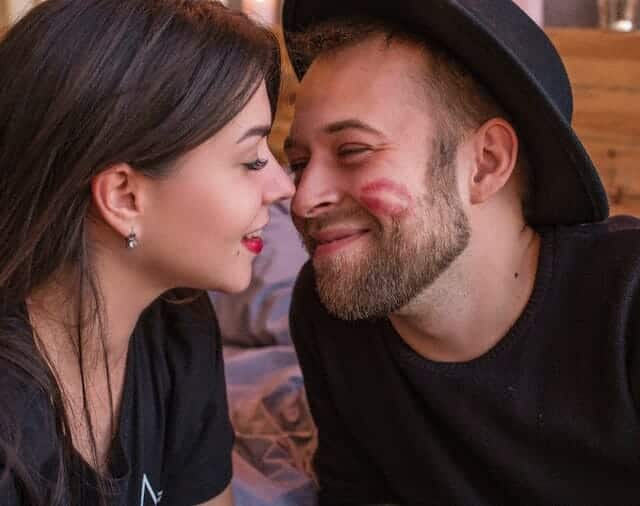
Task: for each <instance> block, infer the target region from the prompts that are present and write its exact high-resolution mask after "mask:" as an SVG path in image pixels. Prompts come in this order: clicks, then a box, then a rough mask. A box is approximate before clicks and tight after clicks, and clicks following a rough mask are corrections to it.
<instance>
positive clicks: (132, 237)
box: [127, 227, 139, 249]
mask: <svg viewBox="0 0 640 506" xmlns="http://www.w3.org/2000/svg"><path fill="white" fill-rule="evenodd" d="M138 242H139V241H138V236H137V235H136V233H135V232H134V231H133V227H131V232H130V233H129V235H128V236H127V248H128V249H133V248H135V247H136V246H137V245H138Z"/></svg>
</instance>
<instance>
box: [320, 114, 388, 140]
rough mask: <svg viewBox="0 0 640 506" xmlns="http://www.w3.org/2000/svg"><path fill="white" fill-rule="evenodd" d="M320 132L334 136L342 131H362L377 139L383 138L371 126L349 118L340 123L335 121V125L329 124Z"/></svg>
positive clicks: (380, 133)
mask: <svg viewBox="0 0 640 506" xmlns="http://www.w3.org/2000/svg"><path fill="white" fill-rule="evenodd" d="M322 130H323V132H325V133H327V134H336V133H338V132H342V131H344V130H363V131H364V132H368V133H370V134H374V135H377V136H378V137H383V136H384V134H383V133H382V132H381V131H380V130H376V129H375V128H373V127H372V126H371V125H367V124H366V123H364V122H362V121H360V120H359V119H355V118H350V119H345V120H342V121H336V122H335V123H330V124H329V125H327V126H325V127H324V128H323V129H322Z"/></svg>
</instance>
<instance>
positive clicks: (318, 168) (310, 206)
mask: <svg viewBox="0 0 640 506" xmlns="http://www.w3.org/2000/svg"><path fill="white" fill-rule="evenodd" d="M339 199H340V190H339V187H338V178H337V175H336V174H335V173H334V171H332V170H330V168H329V167H327V166H325V165H322V164H320V163H316V162H313V160H310V161H309V163H308V164H307V166H306V167H305V168H304V169H302V172H301V173H300V175H299V176H298V181H297V184H296V192H295V195H294V196H293V200H292V202H291V211H292V212H293V214H295V215H297V216H298V217H300V218H313V217H315V216H318V215H320V214H323V213H325V212H327V211H328V210H330V209H331V208H332V207H333V206H335V205H336V204H337V203H338V201H339Z"/></svg>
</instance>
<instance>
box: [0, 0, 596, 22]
mask: <svg viewBox="0 0 640 506" xmlns="http://www.w3.org/2000/svg"><path fill="white" fill-rule="evenodd" d="M37 2H38V0H0V21H1V22H2V24H4V25H6V24H8V23H10V22H11V21H12V20H15V19H16V18H17V17H19V16H20V14H21V13H23V12H25V10H27V9H29V8H30V7H32V6H33V5H34V4H35V3H37ZM224 3H226V4H227V5H229V6H230V7H233V8H237V9H244V10H251V11H254V12H258V13H260V14H261V15H262V16H263V17H264V18H265V21H267V22H276V23H277V19H278V16H279V12H280V4H281V0H226V1H225V2H224ZM517 3H519V4H521V5H523V6H524V7H527V8H529V9H530V10H531V12H532V13H534V15H535V17H536V18H538V17H539V15H538V14H537V13H538V12H542V19H543V20H544V21H543V22H544V24H545V25H547V26H595V25H596V24H597V23H598V8H597V1H596V0H552V1H551V0H547V1H546V2H543V1H542V0H521V1H519V2H517Z"/></svg>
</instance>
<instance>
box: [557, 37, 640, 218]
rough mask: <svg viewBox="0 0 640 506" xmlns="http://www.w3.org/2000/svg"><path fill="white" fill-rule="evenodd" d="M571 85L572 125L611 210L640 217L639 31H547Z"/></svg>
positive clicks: (613, 212)
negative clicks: (600, 182) (596, 172)
mask: <svg viewBox="0 0 640 506" xmlns="http://www.w3.org/2000/svg"><path fill="white" fill-rule="evenodd" d="M547 32H548V33H549V36H550V37H551V39H552V40H553V42H554V44H555V45H556V47H557V48H558V51H559V53H560V55H561V56H562V58H563V60H564V62H565V65H566V66H567V71H568V73H569V78H570V80H571V83H572V86H573V94H574V115H573V126H574V128H575V130H576V132H577V133H578V135H579V137H580V138H581V139H582V141H583V143H584V145H585V147H586V148H587V151H588V152H589V154H590V155H591V158H592V159H593V160H594V162H595V164H596V166H597V167H598V170H599V172H600V176H601V178H602V181H603V183H604V185H605V187H606V189H607V193H608V194H609V200H610V203H611V211H612V214H633V215H636V216H640V33H616V32H610V31H601V30H595V29H575V28H574V29H548V30H547Z"/></svg>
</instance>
